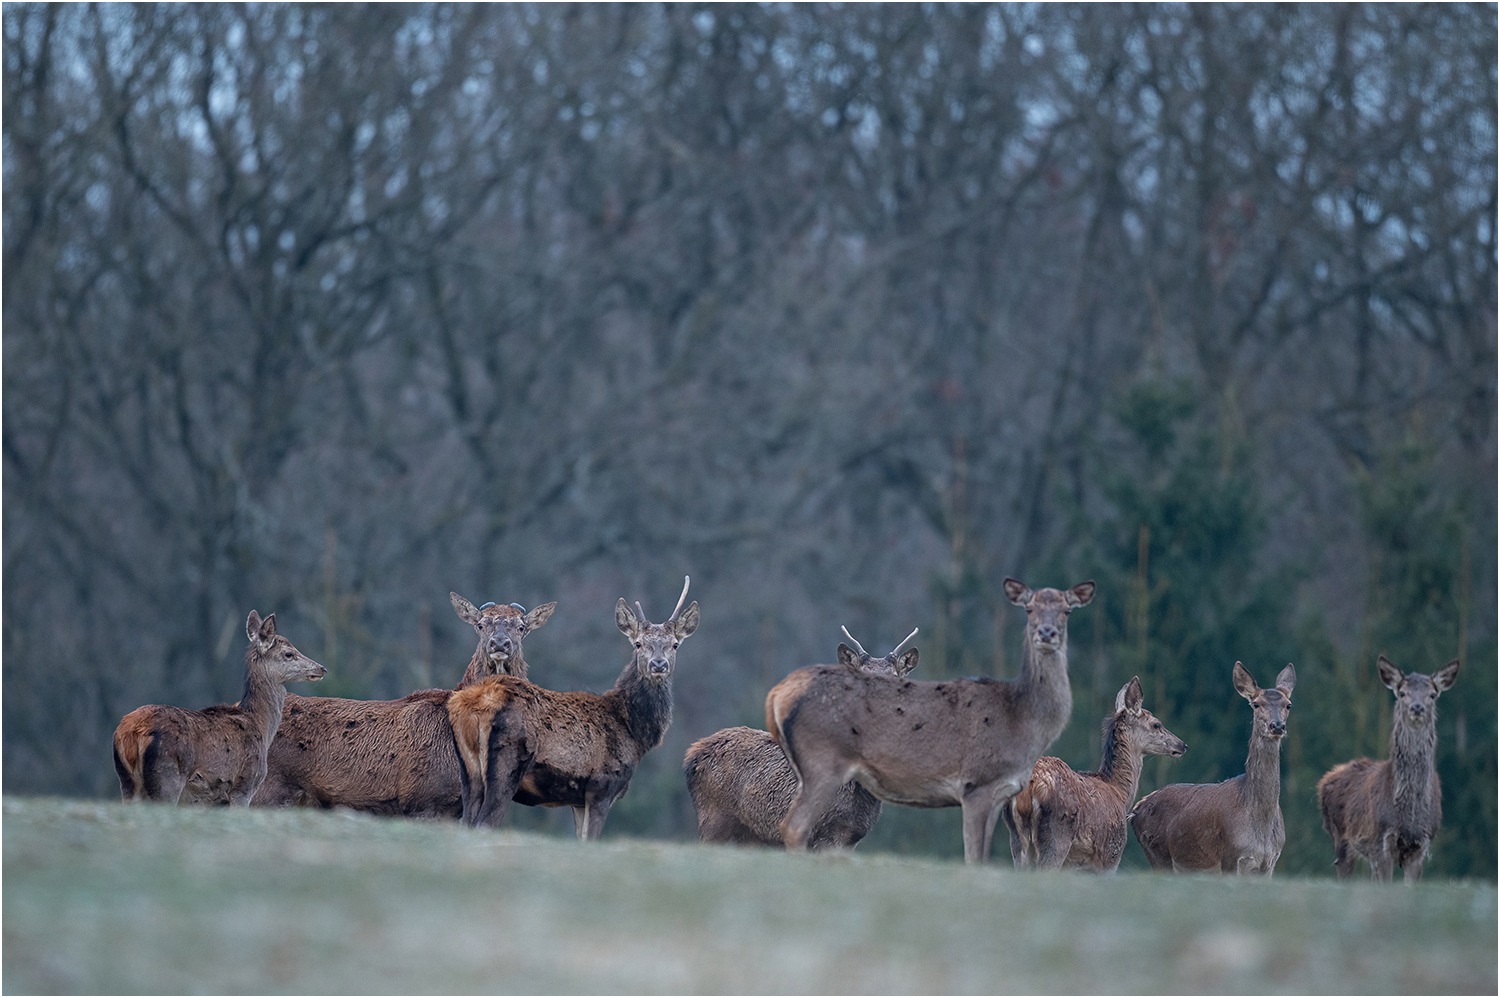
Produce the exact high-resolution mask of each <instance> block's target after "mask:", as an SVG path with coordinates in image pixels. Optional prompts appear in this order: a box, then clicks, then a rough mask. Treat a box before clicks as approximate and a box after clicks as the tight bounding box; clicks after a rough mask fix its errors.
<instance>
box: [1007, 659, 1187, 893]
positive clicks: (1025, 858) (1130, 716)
mask: <svg viewBox="0 0 1500 998" xmlns="http://www.w3.org/2000/svg"><path fill="white" fill-rule="evenodd" d="M1141 700H1142V697H1141V680H1140V677H1139V676H1136V677H1134V678H1132V679H1131V680H1130V682H1128V683H1126V684H1125V685H1124V686H1122V687H1120V692H1119V693H1118V694H1116V695H1115V709H1114V712H1113V713H1111V714H1110V715H1109V716H1108V717H1106V718H1105V719H1104V758H1103V761H1101V762H1100V764H1099V769H1098V770H1097V771H1096V772H1091V773H1077V772H1074V771H1073V769H1072V768H1071V767H1070V766H1069V765H1068V764H1067V763H1065V762H1063V761H1062V760H1061V759H1058V758H1056V757H1054V756H1050V755H1048V756H1043V757H1042V758H1040V759H1038V760H1037V761H1036V765H1035V766H1033V767H1032V770H1031V782H1030V783H1028V784H1027V785H1026V788H1025V789H1024V790H1022V791H1021V792H1020V793H1018V794H1016V795H1015V796H1014V797H1012V798H1011V799H1010V800H1009V801H1007V802H1006V804H1005V807H1004V808H1003V809H1001V811H1000V816H1001V817H1002V818H1004V819H1005V827H1006V828H1007V829H1008V830H1009V831H1010V855H1011V859H1012V861H1013V862H1014V863H1015V865H1016V867H1017V868H1018V869H1026V868H1031V867H1035V868H1036V869H1040V870H1062V869H1079V870H1090V871H1093V872H1095V873H1113V872H1114V871H1115V870H1117V869H1119V866H1120V857H1121V856H1122V855H1124V853H1125V840H1126V839H1127V838H1128V837H1129V835H1130V832H1129V829H1128V828H1127V827H1126V824H1125V815H1126V812H1128V811H1129V810H1130V805H1131V804H1133V803H1134V802H1135V793H1136V789H1137V788H1138V787H1139V786H1140V783H1141V763H1142V760H1143V759H1144V757H1145V756H1146V755H1148V754H1149V755H1171V756H1179V755H1182V754H1183V753H1184V752H1186V751H1187V746H1186V745H1184V744H1183V742H1182V739H1181V738H1178V737H1177V736H1176V735H1174V734H1172V732H1170V731H1168V730H1167V729H1166V728H1165V727H1164V726H1163V725H1162V723H1161V722H1160V721H1158V720H1157V719H1156V717H1155V716H1154V715H1153V714H1152V713H1151V712H1150V711H1149V710H1146V709H1145V708H1144V707H1142V706H1141Z"/></svg>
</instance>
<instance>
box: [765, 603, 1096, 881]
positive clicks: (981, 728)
mask: <svg viewBox="0 0 1500 998" xmlns="http://www.w3.org/2000/svg"><path fill="white" fill-rule="evenodd" d="M1005 593H1006V595H1007V596H1008V597H1009V598H1010V601H1011V602H1012V603H1015V604H1016V605H1017V606H1021V607H1024V608H1025V609H1026V637H1025V644H1024V653H1023V658H1022V661H1021V675H1020V676H1019V677H1018V678H1016V679H1012V680H1006V681H1003V682H1002V681H997V680H994V679H949V680H943V681H941V682H916V681H913V680H910V679H892V678H891V677H889V676H872V675H868V674H866V673H860V672H854V671H852V670H850V669H846V668H843V667H841V666H828V665H814V666H808V667H806V668H803V669H798V670H797V671H796V672H793V673H792V674H791V675H789V676H787V677H786V678H785V679H783V680H782V681H781V682H779V683H777V684H776V686H775V687H773V688H772V690H771V692H770V693H769V694H767V695H766V727H767V729H768V730H769V731H770V732H771V734H772V735H773V736H774V737H775V739H776V741H777V742H778V743H779V744H780V745H781V748H782V751H783V752H785V753H786V757H787V759H788V761H789V762H790V763H791V765H792V769H793V771H794V772H795V773H796V774H797V779H798V786H797V793H796V795H795V797H794V799H793V801H792V806H791V809H790V810H789V811H788V812H787V816H786V819H785V821H783V822H782V837H783V839H784V840H785V842H786V844H787V848H788V849H791V850H797V851H801V850H804V849H806V848H807V847H808V845H809V844H810V843H811V841H812V832H813V829H814V828H815V827H816V826H817V823H818V819H820V818H821V817H822V816H823V815H824V814H825V813H826V812H827V811H828V808H829V807H830V806H831V805H832V804H833V800H834V798H835V797H836V796H837V795H838V792H839V788H841V787H842V786H843V785H844V784H846V783H848V782H849V781H850V780H858V781H859V783H860V785H861V786H863V787H864V788H865V789H866V790H868V791H869V792H870V793H871V794H873V795H875V796H876V797H878V798H879V799H881V800H883V801H887V802H889V803H892V804H905V805H907V806H909V807H960V808H962V809H963V835H964V861H965V862H968V863H983V862H987V861H988V860H989V854H990V843H991V841H992V840H993V838H994V834H995V823H996V822H997V821H998V820H999V819H1000V807H1001V805H1003V804H1004V803H1005V802H1006V801H1007V800H1009V799H1010V798H1011V797H1012V796H1014V795H1015V794H1016V793H1018V792H1019V791H1020V789H1021V788H1022V787H1023V786H1025V785H1026V781H1027V780H1029V779H1030V778H1031V767H1032V766H1033V765H1035V764H1036V761H1037V759H1038V758H1040V756H1041V754H1042V753H1043V752H1045V751H1046V750H1047V746H1048V745H1051V744H1052V741H1053V739H1055V738H1056V737H1057V735H1058V733H1059V732H1061V731H1062V729H1063V725H1065V724H1067V722H1068V715H1069V714H1070V713H1071V712H1072V709H1073V691H1072V687H1071V686H1070V684H1069V681H1068V614H1070V613H1072V612H1073V610H1074V609H1076V608H1077V607H1080V606H1084V605H1086V604H1087V603H1088V602H1089V601H1090V600H1091V599H1093V598H1094V584H1093V583H1092V582H1084V583H1080V584H1079V585H1076V586H1074V587H1073V588H1072V589H1069V590H1066V591H1059V590H1057V589H1038V590H1035V591H1033V590H1031V589H1029V588H1027V587H1026V586H1025V585H1024V584H1023V583H1021V582H1018V581H1016V580H1015V579H1006V580H1005Z"/></svg>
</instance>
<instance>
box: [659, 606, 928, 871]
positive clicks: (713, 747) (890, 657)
mask: <svg viewBox="0 0 1500 998" xmlns="http://www.w3.org/2000/svg"><path fill="white" fill-rule="evenodd" d="M844 636H845V637H847V638H848V639H849V640H850V641H851V642H852V643H853V644H854V647H853V648H850V647H849V646H848V645H846V644H844V643H842V642H840V643H839V647H838V661H839V664H840V665H841V666H843V667H844V668H846V669H853V670H855V671H857V672H868V673H878V674H881V675H886V676H893V677H895V678H898V679H899V678H901V677H902V676H905V675H906V674H907V673H909V672H911V670H912V669H914V668H916V665H917V649H915V648H911V649H908V650H907V651H905V652H902V651H901V648H902V647H903V646H904V645H905V644H906V643H907V642H908V641H910V640H911V639H912V638H914V637H916V636H917V631H916V629H913V630H912V632H911V633H910V634H908V635H907V636H906V637H905V638H904V639H903V640H902V641H901V642H900V643H899V644H897V645H896V647H895V648H892V649H891V651H890V653H889V654H887V655H885V656H884V657H882V658H876V657H875V656H873V655H871V654H870V653H869V652H867V651H865V649H864V646H863V645H861V644H860V643H859V642H858V641H855V639H854V635H852V634H850V633H849V629H848V628H847V627H846V628H844ZM682 770H683V775H684V776H685V777H686V778H687V785H688V793H689V795H691V797H692V798H693V809H694V810H695V811H696V812H697V814H698V839H699V841H702V842H733V843H737V844H739V845H762V846H783V845H785V843H784V842H783V840H782V837H781V823H782V821H783V820H784V819H785V818H786V814H787V811H788V810H789V809H790V808H791V806H792V796H793V795H794V794H795V793H796V792H797V774H796V773H794V772H793V771H792V765H791V763H789V762H788V761H787V758H786V755H785V754H784V753H783V752H782V751H781V746H780V745H777V744H776V739H774V738H772V737H771V735H770V733H769V732H766V731H759V730H757V729H755V728H747V727H736V728H725V729H724V730H722V731H718V732H715V733H714V734H711V735H709V736H708V737H707V738H700V739H698V740H697V741H696V742H693V744H692V745H690V746H688V750H687V754H686V755H685V756H684V757H683V760H682ZM879 817H880V801H878V800H876V799H875V797H874V796H873V795H872V794H871V793H870V792H869V791H868V790H866V789H865V788H864V787H862V786H860V785H859V784H858V783H854V782H849V783H845V784H844V785H843V786H842V787H840V788H839V792H838V794H837V795H835V796H834V799H833V803H832V805H830V806H829V808H828V811H827V812H826V813H825V814H824V815H823V816H822V817H821V818H820V819H819V820H818V823H817V825H815V826H814V827H813V831H812V837H811V838H810V839H809V840H808V848H809V849H824V848H835V849H852V848H854V846H855V845H856V844H858V842H859V840H860V839H862V838H864V837H865V836H866V835H867V834H869V832H870V829H871V828H873V827H874V825H875V822H876V820H877V819H878V818H879Z"/></svg>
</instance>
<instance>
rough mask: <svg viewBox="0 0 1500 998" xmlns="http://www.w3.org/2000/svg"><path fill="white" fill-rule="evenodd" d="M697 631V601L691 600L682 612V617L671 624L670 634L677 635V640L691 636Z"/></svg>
mask: <svg viewBox="0 0 1500 998" xmlns="http://www.w3.org/2000/svg"><path fill="white" fill-rule="evenodd" d="M697 629H698V601H697V600H693V601H692V602H691V603H689V604H688V608H687V609H686V610H684V611H682V616H680V617H678V618H677V619H676V620H675V621H673V622H672V633H673V634H675V635H677V640H678V641H681V640H682V639H683V638H685V637H687V636H688V635H689V634H692V633H693V632H694V631H696V630H697Z"/></svg>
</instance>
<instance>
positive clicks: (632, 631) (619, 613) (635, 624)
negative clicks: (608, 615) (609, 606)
mask: <svg viewBox="0 0 1500 998" xmlns="http://www.w3.org/2000/svg"><path fill="white" fill-rule="evenodd" d="M615 626H616V627H618V628H619V629H620V630H621V631H622V632H624V634H625V636H626V637H627V638H634V637H635V636H636V635H637V634H638V633H640V630H641V626H642V625H641V622H640V621H638V620H636V619H635V614H633V613H631V612H630V607H628V606H626V605H625V597H624V596H621V597H620V602H618V603H616V604H615Z"/></svg>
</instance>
